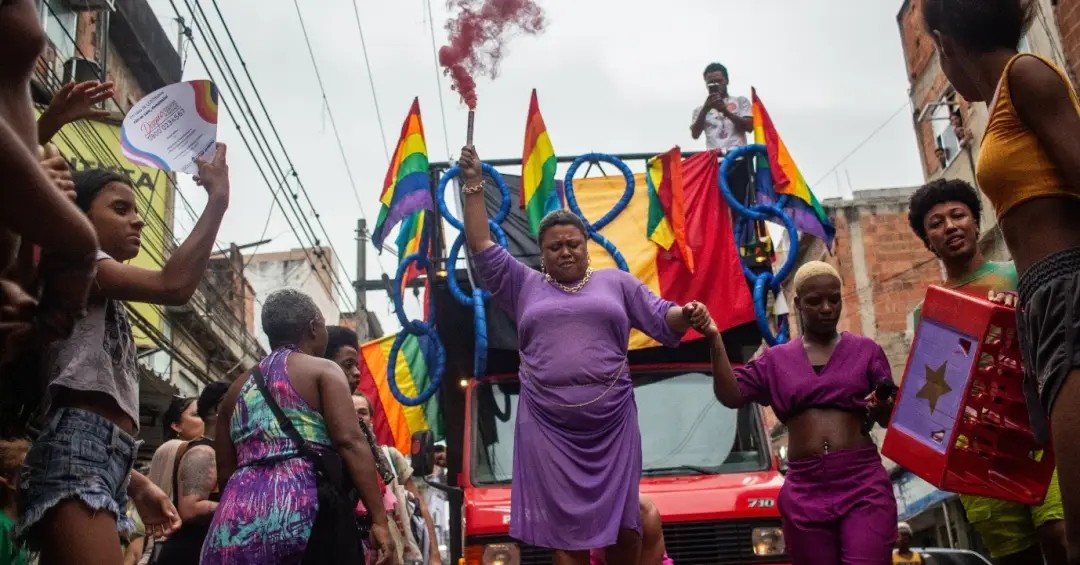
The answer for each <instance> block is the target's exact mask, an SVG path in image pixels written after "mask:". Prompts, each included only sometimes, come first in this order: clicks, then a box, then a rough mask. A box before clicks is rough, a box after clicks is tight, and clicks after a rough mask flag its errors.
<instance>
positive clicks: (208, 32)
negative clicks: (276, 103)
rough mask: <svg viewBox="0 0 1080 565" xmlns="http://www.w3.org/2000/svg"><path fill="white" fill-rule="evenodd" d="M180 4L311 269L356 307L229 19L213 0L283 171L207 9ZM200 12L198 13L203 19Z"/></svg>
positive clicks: (197, 48) (200, 55) (198, 51)
mask: <svg viewBox="0 0 1080 565" xmlns="http://www.w3.org/2000/svg"><path fill="white" fill-rule="evenodd" d="M170 4H171V5H172V7H173V10H174V11H176V12H177V14H178V15H181V14H179V8H178V6H177V5H176V3H175V2H174V1H173V0H170ZM184 5H185V6H186V7H187V9H188V11H189V13H190V15H191V19H192V21H193V24H194V25H195V29H196V30H197V31H198V32H199V35H200V38H201V40H202V43H204V44H205V47H206V49H207V53H209V55H210V57H211V58H212V59H213V61H214V66H215V68H217V70H218V74H219V76H220V79H218V78H217V77H214V75H213V73H211V72H210V65H209V62H208V61H207V58H206V56H205V55H204V53H203V49H202V48H200V46H199V45H198V43H197V42H196V41H195V38H194V36H193V35H192V34H191V29H190V28H188V30H187V32H188V36H189V38H190V39H191V44H192V46H193V48H194V49H195V53H196V55H197V56H198V58H199V61H200V63H201V64H202V66H203V68H204V70H206V72H207V74H208V75H209V76H210V77H211V79H212V80H214V81H215V82H218V84H220V85H222V86H223V87H224V88H225V89H226V90H227V91H228V92H229V94H230V96H231V98H232V100H233V101H235V103H237V104H239V105H240V107H239V108H238V109H239V110H240V116H239V117H238V116H237V115H236V114H235V113H234V112H233V108H232V104H231V103H230V102H223V104H222V105H223V106H224V107H225V109H226V112H227V113H228V115H229V116H230V118H231V119H232V121H233V122H234V124H235V125H236V127H237V131H238V134H239V136H240V138H241V140H242V142H243V143H244V145H245V147H246V148H247V149H248V152H249V153H250V154H251V156H252V158H253V160H254V163H255V165H256V168H257V169H258V170H259V173H260V175H261V176H262V178H263V180H264V182H265V183H266V186H267V188H268V189H269V190H270V191H271V196H272V198H273V199H274V201H275V203H276V204H277V205H278V207H279V208H280V209H281V210H282V212H283V213H284V215H285V219H286V222H287V223H288V224H289V227H290V229H291V230H292V231H293V233H294V234H295V235H296V236H297V238H298V239H299V240H300V241H301V245H302V246H303V247H302V248H301V249H302V250H303V252H304V254H305V256H306V258H307V259H308V261H309V262H310V263H311V264H312V266H313V268H317V266H318V265H320V264H321V265H322V270H323V271H324V272H326V274H327V276H328V278H329V280H330V283H331V286H332V289H333V294H336V295H337V297H338V300H339V301H340V303H341V304H342V305H344V306H345V307H346V308H347V309H350V310H351V309H352V308H353V307H354V306H353V299H352V292H350V291H348V290H347V288H348V287H349V286H351V285H349V284H347V283H343V282H342V281H343V280H345V281H348V280H350V278H349V277H348V276H347V275H346V276H345V278H344V279H343V278H342V277H341V275H340V273H339V271H338V270H337V269H336V268H335V266H334V265H332V264H331V263H330V262H329V261H328V260H327V259H326V257H325V256H323V253H322V250H321V249H322V241H321V240H320V237H319V236H318V235H317V234H316V233H315V229H314V227H313V226H312V223H311V218H314V220H315V223H316V224H317V225H318V226H319V228H320V229H321V231H322V236H323V237H325V244H326V245H327V246H328V247H329V248H330V249H331V251H332V252H333V253H334V255H336V256H337V257H339V258H342V257H344V255H342V254H341V253H339V252H338V251H337V249H336V248H335V247H334V245H333V242H332V240H331V239H330V237H329V235H328V233H327V232H326V228H325V226H324V225H323V224H322V220H321V216H320V214H319V213H318V211H317V210H316V209H315V207H314V204H313V202H312V201H311V197H310V194H309V193H308V191H307V189H306V188H305V187H304V185H303V182H302V181H301V179H300V177H299V174H298V173H297V171H296V169H295V167H294V166H292V160H291V158H290V157H289V156H288V151H287V150H286V149H285V146H284V142H283V141H282V140H281V137H280V134H279V133H278V131H277V128H276V125H275V124H274V122H273V119H272V118H271V117H270V114H269V111H268V110H267V108H266V105H265V103H264V102H263V100H262V97H261V95H260V94H259V91H258V88H257V86H256V85H255V83H254V80H253V78H252V77H251V74H250V72H249V71H248V69H247V64H246V62H245V61H244V59H243V56H242V54H241V53H240V51H239V48H238V46H237V45H236V43H235V39H234V38H233V37H232V32H231V30H229V28H228V24H227V22H225V20H224V17H223V16H222V15H221V12H220V9H219V8H218V6H217V4H216V2H215V3H214V6H215V8H216V9H217V13H218V16H219V19H220V21H221V25H222V28H223V29H224V31H225V33H226V35H227V37H228V39H229V42H230V44H231V45H232V47H233V51H234V52H235V55H236V57H237V58H238V60H239V62H240V64H241V66H242V67H243V70H244V74H245V76H246V78H247V80H248V83H249V84H250V85H251V88H252V90H253V91H254V92H255V97H256V99H257V100H258V103H259V105H260V108H261V110H262V113H263V116H264V117H265V121H266V123H267V124H268V127H269V128H270V129H271V131H272V133H273V136H274V137H275V139H276V140H277V144H278V146H279V148H280V150H281V152H282V154H283V156H284V158H285V159H286V161H287V162H288V165H289V173H286V170H285V167H284V166H282V164H281V163H280V162H279V161H278V158H277V155H276V154H275V151H274V150H273V148H272V147H271V146H270V142H269V139H268V137H267V136H266V133H265V131H264V130H263V127H262V125H261V123H260V120H259V119H258V117H256V116H255V112H254V110H253V107H252V105H251V104H250V102H249V101H248V99H247V96H246V93H245V91H244V88H243V86H241V85H240V84H239V80H238V78H237V76H236V73H235V72H233V70H232V64H231V63H230V62H229V60H228V57H226V56H225V53H224V50H223V49H222V47H221V44H220V42H219V41H218V40H217V35H216V33H215V32H214V30H213V26H212V24H211V23H210V21H209V19H208V17H207V15H206V12H205V11H204V10H203V9H202V7H201V5H200V4H199V3H195V4H194V5H192V4H191V3H190V2H188V0H184ZM196 9H198V15H196ZM199 16H201V19H200V17H199ZM244 125H246V126H247V127H248V129H249V130H250V133H251V135H252V137H251V138H250V139H249V137H248V135H247V134H246V133H245V132H244V130H243V126H244ZM252 141H254V143H255V145H256V146H257V147H254V148H253V147H252ZM256 149H257V151H256ZM260 156H261V157H262V161H265V166H264V164H263V162H262V161H260ZM266 167H269V171H270V172H269V173H268V172H267V168H266ZM271 177H273V180H271ZM290 177H291V179H290ZM283 181H284V184H285V185H286V186H288V187H289V195H290V196H291V197H292V198H291V199H290V198H281V197H279V196H278V194H277V191H276V190H275V186H276V185H278V184H279V183H282V182H283ZM292 182H295V183H296V185H297V186H298V187H299V191H298V190H297V189H296V188H293V187H292V186H291V184H292ZM301 196H303V197H304V200H305V201H306V203H307V205H308V207H310V209H311V212H310V214H309V213H305V212H304V211H303V210H301V209H300V208H299V205H300V197H301ZM305 239H306V240H307V242H308V244H310V245H311V247H313V249H310V250H309V249H308V248H307V245H305V244H304V240H305ZM341 264H342V262H341V261H340V260H339V261H338V265H341Z"/></svg>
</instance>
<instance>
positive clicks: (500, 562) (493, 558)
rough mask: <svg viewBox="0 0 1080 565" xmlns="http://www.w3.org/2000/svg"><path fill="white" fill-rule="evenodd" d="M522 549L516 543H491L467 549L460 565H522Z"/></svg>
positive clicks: (467, 547) (471, 546) (459, 562)
mask: <svg viewBox="0 0 1080 565" xmlns="http://www.w3.org/2000/svg"><path fill="white" fill-rule="evenodd" d="M520 563H521V549H520V548H518V544H516V543H510V542H507V543H489V544H485V545H483V546H481V545H469V546H466V547H465V555H464V556H463V557H462V558H461V559H460V560H459V561H458V565H520Z"/></svg>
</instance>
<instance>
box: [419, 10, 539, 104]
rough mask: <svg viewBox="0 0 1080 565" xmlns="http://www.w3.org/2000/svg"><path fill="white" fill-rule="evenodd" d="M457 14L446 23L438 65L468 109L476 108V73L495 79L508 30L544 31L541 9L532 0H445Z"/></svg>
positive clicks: (533, 33) (529, 32) (532, 33)
mask: <svg viewBox="0 0 1080 565" xmlns="http://www.w3.org/2000/svg"><path fill="white" fill-rule="evenodd" d="M447 6H448V7H449V8H450V10H451V11H460V14H459V15H458V17H456V18H454V19H451V20H450V21H449V22H447V23H446V30H447V31H448V32H450V44H449V45H447V46H445V47H443V48H442V49H440V50H439V64H441V65H442V66H443V67H444V68H445V69H446V73H447V74H448V75H450V78H451V79H452V80H453V82H454V90H456V91H457V92H458V94H460V95H461V99H462V101H464V102H465V105H466V106H468V107H469V109H470V110H473V109H476V79H475V77H476V76H488V77H491V78H495V77H496V76H498V74H499V62H500V61H501V60H502V57H503V55H504V53H505V44H506V41H507V40H508V39H509V37H510V32H512V31H515V30H520V31H522V32H524V33H527V34H530V35H535V34H537V33H540V32H542V31H543V30H544V25H545V23H546V22H545V20H544V11H543V10H542V9H541V8H540V7H539V6H537V5H536V3H535V2H533V1H532V0H448V2H447Z"/></svg>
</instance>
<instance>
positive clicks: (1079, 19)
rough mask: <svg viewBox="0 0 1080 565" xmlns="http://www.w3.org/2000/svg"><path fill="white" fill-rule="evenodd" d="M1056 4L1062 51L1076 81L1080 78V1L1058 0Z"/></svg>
mask: <svg viewBox="0 0 1080 565" xmlns="http://www.w3.org/2000/svg"><path fill="white" fill-rule="evenodd" d="M1056 4H1057V10H1056V11H1057V24H1058V29H1059V30H1060V32H1061V50H1062V51H1063V52H1064V53H1065V60H1066V61H1067V62H1068V66H1069V72H1070V74H1071V75H1072V77H1073V80H1074V81H1075V80H1076V78H1077V77H1080V0H1057V2H1056Z"/></svg>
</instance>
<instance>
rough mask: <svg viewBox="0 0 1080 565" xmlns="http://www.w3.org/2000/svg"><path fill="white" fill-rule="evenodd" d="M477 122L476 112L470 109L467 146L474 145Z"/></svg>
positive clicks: (466, 138) (466, 136)
mask: <svg viewBox="0 0 1080 565" xmlns="http://www.w3.org/2000/svg"><path fill="white" fill-rule="evenodd" d="M475 122H476V110H475V109H472V108H469V125H468V126H467V128H466V130H465V145H469V146H471V145H472V144H473V124H474V123H475Z"/></svg>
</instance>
